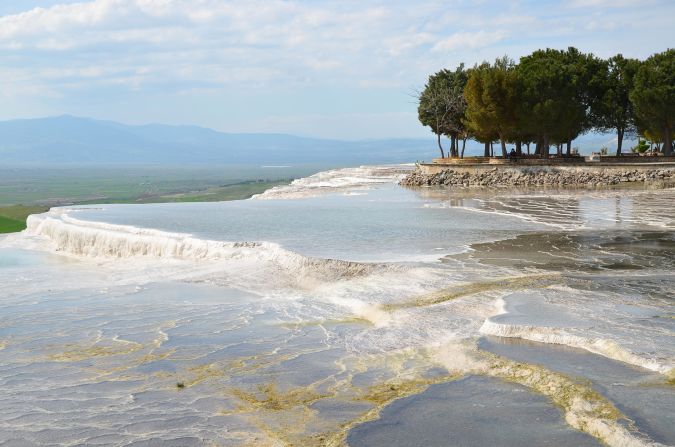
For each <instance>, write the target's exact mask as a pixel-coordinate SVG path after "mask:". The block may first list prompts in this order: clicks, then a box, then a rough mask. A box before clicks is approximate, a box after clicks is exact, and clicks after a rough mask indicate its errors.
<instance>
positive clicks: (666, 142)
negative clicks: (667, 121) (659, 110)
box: [663, 127, 673, 157]
mask: <svg viewBox="0 0 675 447" xmlns="http://www.w3.org/2000/svg"><path fill="white" fill-rule="evenodd" d="M671 135H672V131H671V130H670V129H669V128H667V127H666V128H665V129H664V132H663V155H665V156H666V157H669V156H671V155H672V154H673V148H672V146H673V140H672V137H671Z"/></svg>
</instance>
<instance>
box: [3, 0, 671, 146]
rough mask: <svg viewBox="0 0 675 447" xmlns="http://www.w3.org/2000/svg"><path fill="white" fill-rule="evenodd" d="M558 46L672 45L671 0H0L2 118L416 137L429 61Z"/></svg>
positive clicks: (622, 49)
mask: <svg viewBox="0 0 675 447" xmlns="http://www.w3.org/2000/svg"><path fill="white" fill-rule="evenodd" d="M568 46H575V47H577V48H579V49H580V50H582V51H585V52H592V53H594V54H595V55H597V56H600V57H610V56H612V55H614V54H616V53H622V54H623V55H624V56H628V57H636V58H640V59H644V58H646V57H648V56H649V55H651V54H652V53H655V52H660V51H664V50H665V49H667V48H669V47H670V48H672V47H675V1H674V0H585V1H584V0H569V1H560V2H557V1H546V0H543V1H513V2H508V1H499V0H474V1H463V0H444V1H435V0H416V1H412V0H408V1H403V0H390V1H374V0H372V1H371V0H358V1H356V0H343V1H326V0H312V1H310V0H300V1H279V0H267V1H261V0H244V1H239V0H235V1H226V0H93V1H67V0H47V1H34V0H11V1H10V0H0V120H6V119H15V118H33V117H42V116H52V115H61V114H71V115H76V116H86V117H92V118H97V119H106V120H114V121H119V122H123V123H129V124H144V123H166V124H194V125H200V126H205V127H210V128H213V129H216V130H220V131H226V132H283V133H292V134H296V135H303V136H314V137H323V138H339V139H363V138H402V137H422V136H429V135H430V131H429V130H428V129H426V128H424V127H422V126H421V125H420V124H419V123H418V121H417V113H416V104H415V99H414V93H415V91H418V90H420V89H421V88H423V86H424V83H425V81H426V79H427V77H428V76H429V74H432V73H434V72H436V71H438V70H440V69H442V68H454V67H456V66H457V65H458V64H459V63H461V62H464V63H465V64H466V65H468V66H471V65H473V64H475V63H479V62H482V61H484V60H493V59H495V58H496V57H499V56H503V55H508V56H510V57H511V58H513V59H516V60H517V59H518V58H519V57H521V56H524V55H526V54H529V53H531V52H532V51H533V50H536V49H538V48H546V47H551V48H567V47H568Z"/></svg>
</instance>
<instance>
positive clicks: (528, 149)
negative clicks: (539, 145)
mask: <svg viewBox="0 0 675 447" xmlns="http://www.w3.org/2000/svg"><path fill="white" fill-rule="evenodd" d="M525 146H526V147H527V155H530V143H525Z"/></svg>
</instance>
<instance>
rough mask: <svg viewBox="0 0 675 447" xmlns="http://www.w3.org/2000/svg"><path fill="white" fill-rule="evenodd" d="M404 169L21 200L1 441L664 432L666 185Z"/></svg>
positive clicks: (578, 437) (668, 401)
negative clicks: (453, 176) (453, 182)
mask: <svg viewBox="0 0 675 447" xmlns="http://www.w3.org/2000/svg"><path fill="white" fill-rule="evenodd" d="M409 169H410V167H408V166H387V167H362V168H350V169H343V170H335V171H329V172H324V173H319V174H317V175H315V176H311V177H308V178H305V179H300V180H297V181H295V182H293V183H292V184H291V185H288V186H285V187H276V188H273V189H272V190H269V191H267V192H265V193H264V194H262V195H260V196H257V197H254V198H253V199H251V200H244V201H233V202H221V203H182V204H152V205H96V206H82V207H74V208H72V207H71V208H55V209H52V210H51V211H50V212H48V213H45V214H41V215H35V216H31V217H30V218H29V222H28V229H27V230H26V231H25V232H23V233H21V234H13V235H7V236H4V237H2V239H0V284H2V289H1V291H0V300H1V301H0V303H1V304H0V384H1V385H2V390H3V393H2V394H0V408H2V410H3V411H2V412H0V445H181V446H183V445H225V446H230V445H233V446H234V445H261V446H265V445H269V446H284V445H297V446H312V445H316V446H322V445H346V444H348V445H352V446H380V445H381V446H385V445H386V446H397V445H400V446H408V445H420V446H431V445H439V446H446V445H458V446H459V445H461V446H465V445H475V446H480V445H492V444H494V443H495V440H500V442H501V444H500V445H514V446H515V445H601V444H602V443H604V444H608V445H614V446H633V445H635V446H642V445H672V444H675V432H674V431H673V428H672V425H673V424H672V418H671V416H672V414H673V413H674V412H675V387H674V382H675V375H674V373H673V371H674V370H673V367H674V359H675V343H673V336H674V335H675V312H674V311H673V302H674V299H675V298H674V296H675V274H674V273H673V268H674V267H675V211H674V210H673V208H672V204H673V203H674V201H675V190H673V189H665V190H649V189H630V190H602V191H600V190H593V191H591V190H576V191H555V190H552V191H541V190H530V191H509V190H497V191H494V190H493V191H483V190H476V189H473V190H471V189H466V190H444V189H429V188H427V189H405V188H402V187H399V186H397V185H396V182H397V180H398V179H399V178H401V176H402V175H404V173H405V172H406V171H407V170H409ZM561 349H563V350H561Z"/></svg>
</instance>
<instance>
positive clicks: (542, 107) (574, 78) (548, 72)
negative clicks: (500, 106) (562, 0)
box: [518, 48, 595, 155]
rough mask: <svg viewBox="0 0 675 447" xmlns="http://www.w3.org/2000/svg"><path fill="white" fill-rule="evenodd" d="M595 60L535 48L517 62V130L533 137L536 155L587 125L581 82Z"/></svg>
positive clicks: (585, 96) (567, 140)
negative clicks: (518, 123) (519, 117)
mask: <svg viewBox="0 0 675 447" xmlns="http://www.w3.org/2000/svg"><path fill="white" fill-rule="evenodd" d="M591 62H595V59H594V58H593V57H592V56H590V55H584V54H581V53H579V51H578V50H577V49H575V48H569V49H568V50H567V51H560V50H552V49H546V50H537V51H535V52H534V53H532V54H531V55H529V56H525V57H522V58H521V59H520V64H519V65H518V79H519V95H518V98H519V99H520V101H519V104H518V106H519V111H520V112H519V113H520V115H521V119H520V126H519V131H520V132H522V133H523V134H526V135H528V134H529V135H534V136H536V141H537V150H536V152H537V153H538V154H540V155H548V150H549V147H550V145H551V144H552V143H557V144H561V143H567V146H568V152H569V150H570V146H571V141H572V140H573V139H574V138H576V136H577V135H579V134H580V133H581V132H582V131H584V130H585V129H587V128H588V127H589V124H588V117H587V113H586V111H587V108H588V103H589V98H588V97H589V96H590V95H589V94H588V91H587V90H586V89H585V87H584V86H585V82H586V81H587V79H588V78H589V73H591V72H592V71H593V69H592V68H591V67H590V66H589V65H591Z"/></svg>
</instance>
